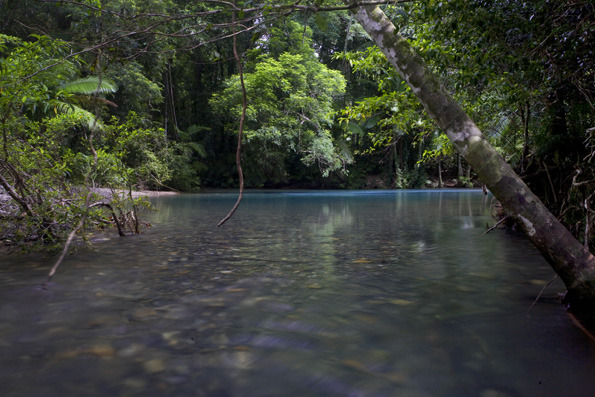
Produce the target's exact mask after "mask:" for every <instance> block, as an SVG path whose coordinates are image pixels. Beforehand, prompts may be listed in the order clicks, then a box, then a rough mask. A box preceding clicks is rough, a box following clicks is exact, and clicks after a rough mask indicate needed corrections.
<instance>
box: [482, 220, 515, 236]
mask: <svg viewBox="0 0 595 397" xmlns="http://www.w3.org/2000/svg"><path fill="white" fill-rule="evenodd" d="M508 218H510V217H509V216H505V217H504V218H502V219H500V220H499V221H498V222H496V224H495V225H494V226H492V227H491V228H489V229H488V230H486V231H485V232H484V233H483V234H488V233H489V232H491V231H492V230H494V229H496V228H497V227H498V225H499V224H501V223H502V222H504V221H505V220H507V219H508ZM486 223H487V222H486Z"/></svg>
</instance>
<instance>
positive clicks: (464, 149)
mask: <svg viewBox="0 0 595 397" xmlns="http://www.w3.org/2000/svg"><path fill="white" fill-rule="evenodd" d="M344 3H345V4H347V5H350V4H354V3H356V2H355V1H354V0H344ZM352 12H353V14H354V16H355V18H356V19H357V21H358V22H359V23H360V24H361V25H362V27H363V28H364V30H365V31H366V32H367V33H368V34H369V35H370V36H371V37H372V39H373V40H374V42H375V43H376V45H377V46H378V47H379V48H380V49H381V50H382V52H383V53H384V55H385V56H386V57H387V59H388V60H389V61H390V63H391V64H392V65H393V66H394V67H395V68H396V69H397V71H398V73H399V75H400V76H401V77H402V78H403V79H404V80H405V81H406V82H407V84H409V86H410V87H411V89H412V91H413V92H414V93H415V95H416V96H417V97H418V99H419V100H420V102H421V103H422V104H423V105H424V107H425V108H426V110H427V112H428V113H429V114H430V116H431V117H432V118H434V120H435V121H436V122H437V123H438V125H439V126H440V128H441V129H442V130H443V131H444V132H446V134H447V136H448V138H449V139H450V141H451V142H452V144H453V145H454V147H455V148H456V150H457V151H458V152H459V153H461V155H462V156H463V157H465V159H466V160H467V161H468V163H469V164H470V165H471V166H472V167H473V168H474V169H475V171H476V172H477V175H478V176H479V178H480V179H481V180H482V182H483V183H485V184H486V185H487V186H488V188H489V189H490V190H491V191H492V193H493V194H494V196H495V197H496V198H497V199H498V200H500V202H501V203H502V205H503V206H504V208H506V209H507V211H508V212H509V214H511V215H513V216H514V217H515V218H516V219H517V220H518V221H519V223H520V224H521V225H522V227H523V229H524V231H525V233H526V234H527V236H528V237H529V238H530V239H531V241H532V242H533V244H534V245H535V247H537V249H538V250H539V252H540V253H541V254H542V255H543V257H544V258H545V259H546V260H547V262H548V263H549V264H550V265H551V266H552V268H553V269H554V271H555V272H556V273H557V274H558V275H559V276H560V278H561V279H562V280H563V282H564V284H565V285H566V288H567V289H568V292H567V294H566V297H567V301H568V303H569V304H570V305H571V308H572V309H573V311H575V312H581V313H594V312H595V257H594V256H593V255H592V254H591V253H590V252H589V250H587V249H585V247H583V245H582V244H581V243H580V242H579V241H578V240H577V239H575V238H574V237H573V236H572V234H571V233H570V232H569V231H568V230H567V229H566V228H565V227H564V226H563V225H562V224H561V223H560V222H559V221H558V220H557V219H556V217H555V216H554V215H553V214H552V213H551V212H550V211H549V210H548V209H547V208H546V207H545V206H544V204H543V203H542V202H541V200H539V198H538V197H537V196H536V195H535V194H534V193H533V192H531V190H530V189H529V188H528V187H527V185H525V183H524V182H523V181H522V180H521V179H520V177H519V176H518V175H517V174H516V173H515V172H514V171H513V170H512V168H511V167H510V166H509V165H508V164H507V163H506V161H505V160H504V159H503V158H502V157H501V156H500V155H499V154H498V152H496V150H495V149H494V148H493V147H492V146H491V145H490V144H489V143H488V141H487V140H486V139H485V138H484V136H483V134H482V133H481V131H480V130H479V128H478V127H477V126H476V125H475V123H474V122H473V121H472V120H471V119H470V118H469V116H468V115H467V114H466V113H465V111H464V110H463V109H462V107H461V106H460V105H459V104H458V103H457V102H456V101H455V100H454V99H453V98H452V96H451V95H450V94H449V93H448V92H447V91H446V89H445V88H444V86H443V85H442V84H441V83H440V82H439V81H438V79H437V77H436V76H435V75H434V74H433V73H432V72H431V71H430V69H429V68H428V66H427V65H426V64H425V63H424V61H423V60H422V59H421V57H420V56H419V55H418V54H417V53H416V52H415V50H414V49H413V48H412V46H411V45H410V44H409V42H408V41H407V40H406V39H405V38H404V37H403V36H401V35H400V34H399V33H398V32H397V30H396V28H395V26H394V25H393V24H392V23H391V22H390V20H389V19H388V18H387V17H386V15H385V14H384V13H383V12H382V10H380V8H378V7H372V6H367V7H365V6H360V7H357V8H354V9H352Z"/></svg>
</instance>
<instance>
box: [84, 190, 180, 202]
mask: <svg viewBox="0 0 595 397" xmlns="http://www.w3.org/2000/svg"><path fill="white" fill-rule="evenodd" d="M91 191H92V192H94V193H97V194H99V195H100V196H102V197H104V198H106V199H108V200H111V199H112V196H113V194H114V193H118V194H125V195H128V191H127V190H119V189H118V190H113V189H109V188H102V187H97V188H92V189H91ZM176 194H179V193H178V192H165V191H157V190H133V191H132V197H133V198H137V197H158V196H173V195H176Z"/></svg>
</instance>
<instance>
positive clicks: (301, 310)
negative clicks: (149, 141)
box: [0, 190, 595, 397]
mask: <svg viewBox="0 0 595 397" xmlns="http://www.w3.org/2000/svg"><path fill="white" fill-rule="evenodd" d="M235 199H236V195H235V193H209V194H199V195H179V196H174V197H162V198H155V199H153V203H154V205H155V207H156V208H157V209H158V210H159V211H158V212H156V213H151V214H147V215H146V217H147V219H149V220H150V221H151V223H152V225H153V227H151V228H150V229H147V230H146V231H145V233H143V234H142V235H139V236H128V237H125V238H118V237H117V235H116V233H115V232H114V233H113V234H110V235H108V236H103V235H98V236H96V241H95V243H94V250H92V251H84V252H79V253H78V254H76V255H74V256H70V257H68V258H67V259H66V260H65V262H64V263H63V264H62V265H61V267H60V269H59V271H58V274H57V276H56V277H55V278H54V280H53V282H52V283H51V285H50V287H49V289H48V290H47V291H45V290H42V289H40V288H39V285H40V283H42V282H43V281H44V279H45V274H46V273H47V271H48V269H49V266H51V260H47V259H45V260H44V259H43V258H35V257H31V258H16V257H9V258H6V257H4V258H1V259H0V260H2V266H0V364H1V365H0V392H1V394H2V395H3V396H63V395H69V396H70V395H81V396H83V395H84V396H86V395H89V396H108V395H109V396H165V395H167V396H484V397H487V396H590V395H593V391H595V377H593V374H594V373H595V346H594V345H593V344H592V342H589V341H588V340H587V339H586V338H585V337H584V336H583V334H582V333H581V332H580V331H579V330H578V329H577V328H576V327H575V326H574V325H573V324H572V323H571V321H570V320H569V319H568V317H566V315H565V313H564V308H563V307H562V306H561V305H560V304H559V303H558V302H557V296H558V293H561V292H564V287H563V285H561V283H560V282H559V281H557V280H556V281H554V282H553V283H552V284H551V285H549V286H548V287H547V288H546V290H545V292H544V294H543V295H542V299H541V300H540V302H538V303H537V304H536V305H535V306H534V307H533V308H531V305H532V303H533V300H534V299H535V297H536V296H537V295H538V294H539V292H540V291H541V289H542V288H543V286H544V285H545V284H547V283H548V282H549V281H550V280H551V279H552V278H553V276H554V274H553V272H552V271H551V269H550V268H549V267H548V265H547V264H546V263H545V262H544V261H543V259H542V258H541V257H540V256H539V254H538V253H537V252H536V251H535V249H534V248H533V247H532V246H531V245H530V243H528V242H527V241H526V240H525V239H524V238H523V237H522V236H518V235H514V234H509V233H506V232H503V231H500V230H497V231H493V232H491V233H489V234H487V235H485V234H484V232H485V228H486V224H487V223H490V224H491V223H493V221H492V219H491V217H490V201H491V197H488V196H484V195H483V194H482V193H481V192H480V191H476V190H468V191H460V190H457V191H366V192H257V193H248V194H246V195H245V198H244V201H243V202H242V204H241V205H240V208H239V210H238V212H237V213H236V214H235V215H234V217H233V218H232V219H231V220H229V221H228V222H227V223H226V224H225V225H224V226H222V227H221V228H217V226H216V225H217V223H218V222H219V220H220V219H221V218H223V217H224V216H225V215H226V214H227V212H228V211H229V209H230V208H231V206H232V205H233V203H234V202H235ZM530 308H531V309H530Z"/></svg>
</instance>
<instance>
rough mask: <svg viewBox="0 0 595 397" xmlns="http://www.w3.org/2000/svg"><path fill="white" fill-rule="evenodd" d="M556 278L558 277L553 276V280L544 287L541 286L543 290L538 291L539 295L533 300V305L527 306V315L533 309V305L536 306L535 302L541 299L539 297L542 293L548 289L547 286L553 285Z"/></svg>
mask: <svg viewBox="0 0 595 397" xmlns="http://www.w3.org/2000/svg"><path fill="white" fill-rule="evenodd" d="M557 278H558V275H557V274H556V275H555V276H554V278H553V279H551V280H550V282H549V283H547V284H546V285H544V286H543V288H542V289H541V291H539V294H538V295H537V298H535V300H534V301H533V303H531V306H529V309H528V310H527V313H528V312H530V311H531V310H532V309H533V307H535V305H536V304H537V301H538V300H539V298H541V295H543V291H545V289H546V288H547V287H549V285H550V284H551V283H553V282H554V281H555V280H556V279H557Z"/></svg>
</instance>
